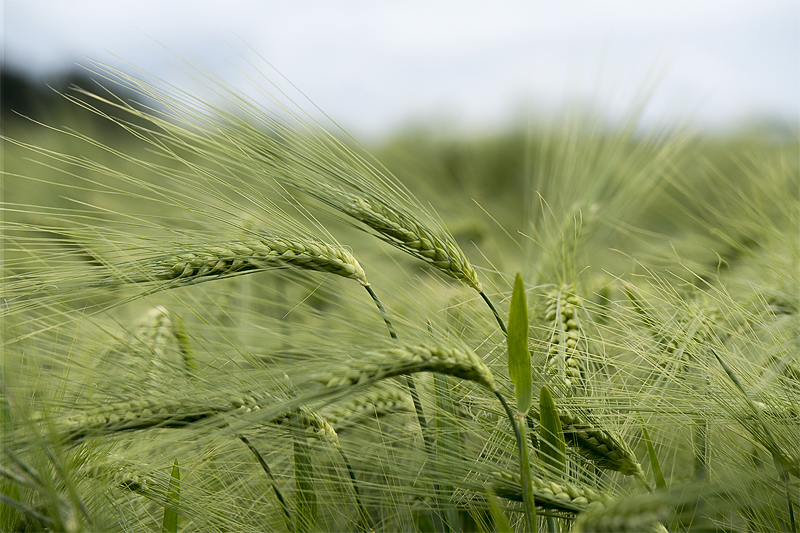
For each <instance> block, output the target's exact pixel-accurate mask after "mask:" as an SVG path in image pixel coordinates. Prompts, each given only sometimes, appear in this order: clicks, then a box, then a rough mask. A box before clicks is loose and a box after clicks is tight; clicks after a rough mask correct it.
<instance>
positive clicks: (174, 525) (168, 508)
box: [161, 459, 181, 533]
mask: <svg viewBox="0 0 800 533" xmlns="http://www.w3.org/2000/svg"><path fill="white" fill-rule="evenodd" d="M180 499H181V472H180V469H179V468H178V460H177V459H175V464H173V465H172V476H170V480H169V491H168V492H167V499H166V501H165V502H164V522H163V524H162V526H161V533H178V512H177V509H178V504H179V503H180Z"/></svg>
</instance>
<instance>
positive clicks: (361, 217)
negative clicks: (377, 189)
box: [342, 195, 483, 292]
mask: <svg viewBox="0 0 800 533" xmlns="http://www.w3.org/2000/svg"><path fill="white" fill-rule="evenodd" d="M348 200H349V201H348V202H346V203H343V205H342V210H343V211H344V212H345V213H347V214H348V215H350V216H351V217H353V218H354V219H356V220H358V221H359V222H361V223H363V224H364V225H366V226H368V227H369V228H371V229H372V230H374V231H375V232H376V233H377V234H378V235H379V236H380V237H381V238H382V239H383V240H385V241H386V242H388V243H390V244H392V245H394V246H396V247H397V248H399V249H400V250H403V251H404V252H406V253H408V254H411V255H413V256H414V257H417V258H419V259H421V260H423V261H425V262H426V263H428V264H430V265H432V266H434V267H436V268H437V269H438V270H439V271H441V272H443V273H445V274H447V275H448V276H451V277H453V278H455V279H457V280H459V281H461V282H462V283H465V284H466V285H468V286H470V287H472V288H473V289H475V290H476V291H478V292H482V291H483V289H482V287H481V283H480V281H478V275H477V274H476V273H475V269H474V268H473V267H472V264H470V262H469V260H468V259H467V257H466V256H465V255H464V252H462V251H461V248H460V247H459V246H458V244H456V243H455V242H454V241H453V240H452V239H451V238H449V237H448V236H446V235H443V234H442V235H440V234H437V232H434V231H433V230H431V229H429V228H428V227H427V226H425V224H423V223H422V222H421V221H419V220H417V219H415V218H414V217H412V216H410V215H408V214H406V213H403V212H402V211H400V210H398V209H393V208H392V207H390V206H388V205H385V204H383V203H382V202H379V201H378V200H376V199H370V198H366V197H363V196H355V195H352V196H350V197H349V198H348Z"/></svg>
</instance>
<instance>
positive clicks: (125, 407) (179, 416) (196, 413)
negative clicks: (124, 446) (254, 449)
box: [54, 395, 281, 444]
mask: <svg viewBox="0 0 800 533" xmlns="http://www.w3.org/2000/svg"><path fill="white" fill-rule="evenodd" d="M278 401H279V400H276V399H275V398H271V397H269V396H264V397H260V398H257V397H255V396H244V397H242V396H236V397H233V398H230V399H224V398H223V399H213V400H201V399H181V398H175V397H172V396H155V395H151V396H150V397H148V398H141V399H136V400H130V401H116V402H110V403H107V404H105V405H102V406H100V407H95V408H92V409H87V410H86V411H84V412H82V413H79V414H76V415H73V416H69V417H67V418H64V419H61V420H57V421H56V422H55V425H54V427H55V431H56V434H57V436H58V438H59V440H61V441H62V442H64V443H67V444H75V443H77V442H79V441H81V440H83V439H85V438H87V437H92V436H104V435H113V434H115V433H119V432H123V431H134V430H145V429H150V428H179V427H186V426H188V425H190V424H193V423H196V422H200V421H204V420H208V419H210V418H211V417H213V416H214V415H218V414H222V413H231V414H247V413H251V412H253V411H258V410H261V409H262V407H263V408H267V407H272V406H274V405H275V404H276V403H277V402H278ZM280 416H281V415H277V416H276V417H275V418H274V419H273V420H270V421H268V422H267V423H270V422H274V421H275V420H276V419H278V418H280ZM219 424H220V425H221V426H224V425H225V423H224V422H223V421H221V420H220V422H219Z"/></svg>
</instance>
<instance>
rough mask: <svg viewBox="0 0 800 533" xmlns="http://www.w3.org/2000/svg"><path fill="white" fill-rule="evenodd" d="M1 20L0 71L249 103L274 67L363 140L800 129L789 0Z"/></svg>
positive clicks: (300, 6) (31, 12) (46, 12)
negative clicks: (88, 74)
mask: <svg viewBox="0 0 800 533" xmlns="http://www.w3.org/2000/svg"><path fill="white" fill-rule="evenodd" d="M2 6H3V13H2V16H3V19H2V28H3V50H2V52H3V61H4V64H5V65H7V66H9V67H13V68H15V69H17V70H23V71H25V72H28V73H30V74H31V75H32V76H36V77H38V79H45V78H47V77H48V76H52V75H53V73H56V72H64V71H66V70H68V69H69V68H71V67H72V66H74V65H75V64H85V63H86V61H87V59H91V60H97V61H101V62H103V63H108V64H111V65H114V66H123V65H125V67H124V68H130V67H129V65H133V66H135V67H138V68H141V69H143V70H144V71H147V72H149V73H153V74H155V75H158V76H161V77H163V78H164V79H166V80H170V81H171V80H172V79H173V78H172V77H173V76H174V75H175V71H174V69H172V68H170V67H169V66H168V65H167V62H169V61H171V62H173V63H175V62H178V61H182V60H186V61H187V62H189V63H191V64H193V65H196V66H198V67H199V68H202V69H203V70H204V71H205V72H210V73H213V74H214V75H216V76H219V77H220V78H222V79H224V80H225V81H226V82H227V83H230V84H231V85H233V86H235V87H242V90H243V91H244V92H248V91H251V93H252V91H253V89H246V88H245V87H246V86H248V85H249V83H248V81H247V78H246V77H245V74H243V71H250V72H252V68H253V67H252V66H251V65H256V66H257V67H258V68H259V69H261V70H266V67H265V61H268V62H269V63H270V64H271V65H272V66H274V67H275V69H277V71H278V72H279V73H280V74H282V75H283V76H285V77H286V78H287V79H288V80H290V81H291V82H292V83H293V84H294V85H295V86H296V87H297V88H299V89H300V90H301V91H302V92H303V94H305V95H306V96H307V97H308V98H309V99H310V100H311V101H312V102H313V103H314V104H315V105H316V106H318V107H319V108H320V109H321V110H323V111H324V112H325V113H326V114H327V115H328V116H330V117H331V118H332V119H333V120H335V121H336V122H337V123H339V124H341V125H342V126H344V127H345V129H347V130H348V131H350V132H351V133H354V134H358V135H374V136H379V135H385V134H387V133H389V132H395V131H397V130H399V129H402V128H409V127H415V126H425V125H432V124H438V125H441V126H442V127H447V128H451V129H454V130H456V131H460V130H465V131H472V130H485V129H487V128H498V127H503V126H508V125H511V124H516V125H518V124H520V123H524V122H525V121H527V120H535V119H536V118H537V117H546V116H554V117H557V116H558V114H559V112H560V111H563V110H564V109H572V108H574V106H575V105H581V106H584V107H589V108H591V109H593V110H594V111H596V112H599V113H601V114H602V115H603V116H606V117H608V118H609V119H610V120H612V121H618V120H621V119H622V117H624V116H626V113H628V112H630V110H631V109H632V108H634V107H635V106H636V105H637V103H639V102H642V101H644V102H646V104H645V108H644V111H643V115H642V122H643V123H644V124H645V125H647V126H658V125H668V124H674V123H678V122H683V121H690V122H691V124H693V125H696V126H697V127H699V128H708V129H714V130H717V131H720V130H721V131H725V130H728V129H732V128H735V127H737V126H738V125H741V124H742V123H744V122H747V121H752V120H757V119H766V120H771V121H776V122H779V123H785V124H788V125H790V126H792V127H797V125H798V123H800V1H798V0H793V1H772V0H751V1H736V0H714V1H711V0H691V1H683V0H674V1H663V0H639V1H633V0H627V1H622V0H617V1H611V0H593V1H574V0H565V1H561V2H554V1H548V2H538V1H526V2H510V1H503V0H495V1H469V0H461V1H443V0H442V1H425V2H421V1H419V2H418V1H413V0H406V1H402V2H400V1H380V0H372V1H344V0H326V1H318V2H317V1H305V0H303V1H300V0H295V1H257V2H256V1H236V0H229V1H226V2H221V1H219V0H218V1H215V2H208V1H204V0H192V1H182V0H161V1H149V0H136V1H129V0H104V1H77V0H61V1H40V0H25V1H22V0H5V1H4V2H3V4H2ZM177 58H180V59H177ZM165 59H166V61H165ZM268 76H269V79H270V80H274V79H276V78H278V77H279V76H278V75H277V74H276V73H275V72H272V73H270V74H268ZM260 83H261V84H262V85H266V83H264V82H260Z"/></svg>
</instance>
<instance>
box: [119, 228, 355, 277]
mask: <svg viewBox="0 0 800 533" xmlns="http://www.w3.org/2000/svg"><path fill="white" fill-rule="evenodd" d="M130 266H132V267H134V268H136V269H137V273H136V274H133V275H130V276H128V277H127V278H123V280H124V281H128V282H147V281H165V282H169V283H170V284H172V285H175V286H180V285H185V284H190V283H197V282H201V281H206V280H210V279H217V278H223V277H229V276H233V275H237V274H241V273H245V272H255V271H260V270H267V269H274V268H298V269H305V270H316V271H321V272H329V273H331V274H336V275H337V276H342V277H344V278H349V279H354V280H356V281H358V282H359V283H360V284H361V285H364V286H368V285H369V282H368V281H367V277H366V274H365V273H364V270H363V269H362V268H361V265H360V264H359V263H358V261H357V260H356V258H355V257H353V255H352V254H351V253H350V252H349V251H347V250H346V249H344V248H342V247H341V246H339V245H335V244H328V243H324V242H321V241H316V240H313V239H309V238H299V237H292V238H288V237H279V236H270V235H265V236H262V237H261V238H259V239H254V240H248V241H235V242H229V243H225V244H220V245H212V246H206V247H193V249H190V250H187V251H185V252H181V253H178V254H175V255H171V256H169V257H166V258H164V259H160V260H156V261H151V262H143V263H137V264H134V265H130Z"/></svg>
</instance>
